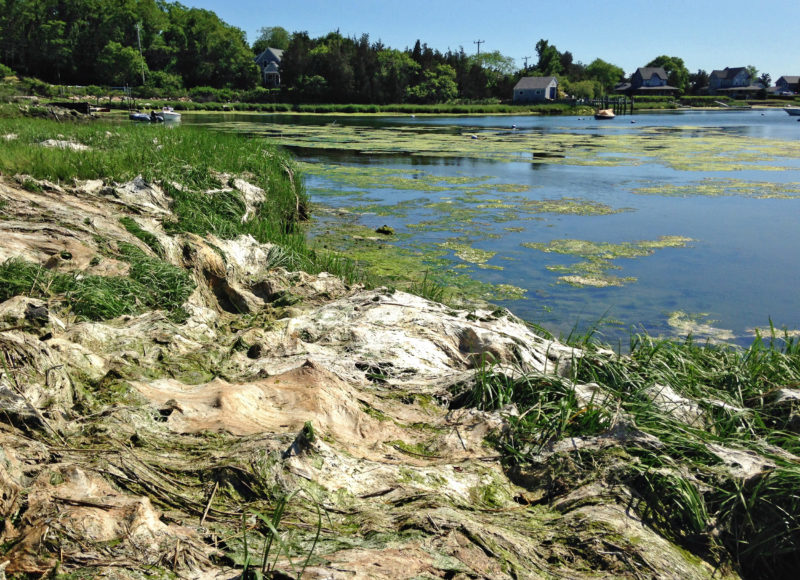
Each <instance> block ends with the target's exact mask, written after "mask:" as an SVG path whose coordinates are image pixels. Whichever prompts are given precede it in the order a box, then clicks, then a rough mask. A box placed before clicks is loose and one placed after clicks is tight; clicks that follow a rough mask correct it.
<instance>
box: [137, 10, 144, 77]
mask: <svg viewBox="0 0 800 580" xmlns="http://www.w3.org/2000/svg"><path fill="white" fill-rule="evenodd" d="M141 27H142V25H141V24H140V23H138V22H137V23H136V40H137V42H138V43H139V62H140V63H141V65H142V84H144V57H143V56H142V37H141V35H140V34H139V29H140V28H141Z"/></svg>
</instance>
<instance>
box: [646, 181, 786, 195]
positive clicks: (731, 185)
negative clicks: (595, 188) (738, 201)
mask: <svg viewBox="0 0 800 580" xmlns="http://www.w3.org/2000/svg"><path fill="white" fill-rule="evenodd" d="M633 193H636V194H639V195H661V196H664V197H692V196H707V197H722V196H730V197H733V196H737V197H750V198H754V199H798V198H800V183H798V182H791V183H773V182H769V181H742V180H738V179H711V178H708V177H707V178H705V179H703V180H702V181H699V182H695V183H690V184H686V185H674V184H671V183H664V184H661V185H653V186H647V187H637V188H635V189H634V190H633Z"/></svg>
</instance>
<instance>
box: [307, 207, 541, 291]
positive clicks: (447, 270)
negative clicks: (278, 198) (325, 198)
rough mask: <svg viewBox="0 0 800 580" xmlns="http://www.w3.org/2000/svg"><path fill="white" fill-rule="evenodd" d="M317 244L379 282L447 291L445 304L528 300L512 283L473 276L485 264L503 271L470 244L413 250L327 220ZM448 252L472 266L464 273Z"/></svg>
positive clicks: (367, 230)
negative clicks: (425, 283) (430, 285)
mask: <svg viewBox="0 0 800 580" xmlns="http://www.w3.org/2000/svg"><path fill="white" fill-rule="evenodd" d="M395 237H397V238H401V239H402V238H403V236H395ZM406 237H407V236H406ZM314 245H315V246H316V247H318V248H323V249H326V250H333V251H337V252H342V253H343V254H345V255H347V256H348V257H350V258H352V259H353V260H355V261H356V262H357V263H358V264H359V266H360V267H361V268H363V269H364V271H365V272H366V274H367V275H368V276H369V277H370V278H371V279H372V280H373V281H374V282H376V283H381V284H388V285H392V286H396V287H398V288H404V289H407V288H410V287H412V286H414V285H415V284H420V283H423V281H424V280H426V279H427V281H428V282H433V283H435V284H438V285H441V286H443V287H445V288H446V292H447V295H446V299H447V301H448V302H451V303H453V304H470V305H473V304H484V303H486V302H491V301H496V300H521V299H522V298H524V297H525V292H526V291H525V289H523V288H519V287H517V286H513V285H511V284H492V283H488V282H482V281H479V280H476V279H474V278H473V277H472V276H470V272H469V266H470V264H475V265H477V266H478V267H481V265H484V267H485V268H491V269H498V268H499V267H497V266H485V262H486V261H488V260H489V259H490V258H491V257H492V256H491V255H489V254H492V253H491V252H487V253H485V254H484V253H482V251H481V250H477V249H474V248H470V247H469V246H468V245H467V244H460V243H457V242H451V243H450V244H448V246H449V247H447V248H446V247H444V246H445V244H442V245H439V244H432V243H428V244H414V245H413V246H412V245H401V244H400V243H387V242H386V240H385V239H384V238H382V237H380V236H377V235H375V233H374V231H373V230H372V229H370V228H367V227H364V226H361V225H358V224H352V223H345V222H343V221H341V220H340V221H334V222H328V221H326V222H325V224H324V226H323V227H318V228H317V232H316V233H315V234H314ZM448 250H454V251H457V252H460V254H461V256H460V257H462V259H464V261H466V262H467V263H466V264H463V265H464V266H465V268H458V267H457V266H453V263H452V260H451V259H450V258H448V257H447V253H448ZM492 255H493V254H492ZM459 270H463V271H459Z"/></svg>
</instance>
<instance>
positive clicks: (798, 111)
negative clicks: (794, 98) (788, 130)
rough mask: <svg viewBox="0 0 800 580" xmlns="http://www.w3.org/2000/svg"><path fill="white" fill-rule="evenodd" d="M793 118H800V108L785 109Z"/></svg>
mask: <svg viewBox="0 0 800 580" xmlns="http://www.w3.org/2000/svg"><path fill="white" fill-rule="evenodd" d="M783 110H784V111H786V112H787V113H789V115H791V116H792V117H800V107H784V109H783Z"/></svg>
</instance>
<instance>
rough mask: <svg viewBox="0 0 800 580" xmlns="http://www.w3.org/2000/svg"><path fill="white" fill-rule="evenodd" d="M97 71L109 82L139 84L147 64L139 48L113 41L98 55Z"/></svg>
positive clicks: (145, 72)
mask: <svg viewBox="0 0 800 580" xmlns="http://www.w3.org/2000/svg"><path fill="white" fill-rule="evenodd" d="M97 72H98V73H99V74H100V75H101V76H102V78H104V79H106V82H107V83H108V84H111V85H117V86H122V85H131V86H138V85H140V84H142V74H143V73H144V75H145V76H146V75H147V65H146V64H145V63H144V59H142V57H141V56H140V55H139V51H138V50H137V49H135V48H131V47H130V46H122V45H121V44H120V43H118V42H114V41H111V42H109V43H108V44H106V45H105V46H104V47H103V50H101V51H100V54H99V55H97Z"/></svg>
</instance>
